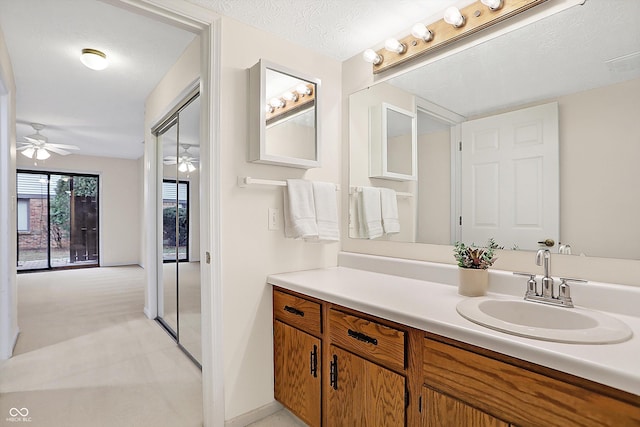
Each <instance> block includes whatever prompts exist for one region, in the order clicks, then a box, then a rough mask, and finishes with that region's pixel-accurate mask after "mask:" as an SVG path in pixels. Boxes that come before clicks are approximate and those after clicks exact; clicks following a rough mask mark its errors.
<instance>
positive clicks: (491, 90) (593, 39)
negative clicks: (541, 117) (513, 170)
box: [349, 0, 640, 259]
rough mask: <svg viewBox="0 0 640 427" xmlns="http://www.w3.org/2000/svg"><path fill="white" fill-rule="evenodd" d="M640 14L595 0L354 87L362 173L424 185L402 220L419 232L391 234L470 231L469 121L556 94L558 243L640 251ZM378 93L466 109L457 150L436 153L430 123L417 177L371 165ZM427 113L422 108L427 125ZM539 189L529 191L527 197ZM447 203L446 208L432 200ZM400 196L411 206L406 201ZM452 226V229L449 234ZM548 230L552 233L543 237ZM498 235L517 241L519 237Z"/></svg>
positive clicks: (352, 137) (575, 250) (362, 181)
mask: <svg viewBox="0 0 640 427" xmlns="http://www.w3.org/2000/svg"><path fill="white" fill-rule="evenodd" d="M637 16H640V2H633V1H624V2H619V1H614V0H602V1H587V2H586V3H585V4H584V5H581V6H576V7H572V8H570V9H568V10H565V11H563V12H560V13H557V14H555V15H552V16H549V17H546V18H543V19H541V20H539V21H537V22H534V23H531V24H529V25H527V26H525V27H522V28H520V29H517V30H514V31H511V32H508V33H506V34H503V35H501V36H498V37H496V38H494V39H492V40H489V41H486V42H483V43H481V44H479V45H476V46H473V47H471V48H469V49H466V50H463V51H461V52H458V53H456V54H452V55H449V56H446V57H444V58H442V59H440V60H438V61H435V62H432V63H430V64H427V65H424V66H423V67H420V68H416V69H412V70H409V71H407V72H405V73H403V74H400V75H398V76H395V77H393V78H391V79H389V80H386V81H384V82H381V83H378V84H376V85H374V86H372V87H369V88H367V89H365V90H362V91H360V92H358V93H355V94H352V95H351V97H350V98H349V115H350V128H349V132H350V133H349V141H350V183H351V185H352V186H353V185H359V186H367V185H369V186H387V187H392V188H394V189H396V190H397V191H408V192H413V193H415V206H407V207H405V208H404V209H405V210H407V211H408V212H410V214H407V215H406V217H405V221H407V222H406V223H405V222H402V225H404V228H405V229H407V228H408V229H411V228H412V224H414V223H415V224H417V226H416V227H415V233H414V234H405V233H401V234H399V235H397V236H396V237H394V238H392V240H401V241H405V242H420V243H434V244H451V243H453V242H454V241H455V240H456V238H457V237H458V236H459V234H458V233H460V225H459V220H460V216H461V212H462V210H463V209H464V208H465V207H464V206H461V202H460V194H459V190H458V189H457V185H458V184H457V182H458V181H459V179H460V176H461V175H462V174H465V173H469V171H465V170H463V169H462V170H461V168H460V167H461V165H460V154H459V151H458V149H457V147H456V145H457V144H458V142H459V141H460V138H461V128H462V123H463V122H468V121H472V120H476V119H480V118H485V117H489V116H495V115H499V114H501V113H506V112H510V111H516V110H520V109H523V108H525V107H531V106H537V105H541V104H548V103H552V102H557V104H558V127H559V133H558V136H559V149H558V150H559V184H558V185H557V187H556V191H557V192H558V194H559V201H560V206H559V213H558V214H559V218H560V221H559V222H560V223H559V238H558V239H557V240H556V241H555V245H554V246H553V247H552V248H551V250H552V251H554V252H559V251H560V245H570V247H571V253H572V254H573V255H586V256H594V257H614V258H627V259H640V245H638V241H640V223H638V221H637V220H636V218H635V216H636V214H637V212H638V211H639V210H640V199H639V198H637V197H630V196H629V193H628V191H626V190H625V189H626V188H628V186H629V183H632V182H638V181H640V168H637V166H636V165H635V163H636V161H637V159H638V158H640V143H639V142H638V141H639V140H638V138H639V137H640V121H639V120H637V117H640V27H639V26H638V25H637V23H636V22H634V21H635V19H636V18H635V17H637ZM594 28H597V29H598V31H595V32H594V31H593V29H594ZM372 93H377V95H378V97H377V98H376V102H389V103H392V104H394V105H400V106H402V107H403V108H406V109H409V110H410V111H420V110H419V109H418V107H417V105H418V104H419V102H420V100H427V101H429V102H430V103H432V104H435V105H436V106H437V107H438V108H442V109H444V110H446V111H449V112H455V114H457V115H458V116H459V117H460V118H459V119H458V120H454V121H453V122H452V123H451V126H449V132H450V135H449V137H450V138H451V140H450V143H449V146H448V148H449V150H448V153H449V156H447V153H446V152H447V150H445V149H442V151H443V152H441V153H440V154H438V157H436V155H435V154H433V155H430V154H427V152H426V151H425V150H424V148H425V145H424V142H423V141H422V140H423V135H424V134H425V132H423V131H422V130H419V132H418V134H419V137H418V181H417V184H416V188H413V187H412V186H411V185H409V184H408V183H393V182H388V181H387V182H382V181H381V180H376V179H366V178H367V177H366V175H363V171H362V164H361V163H362V161H361V159H362V156H363V155H366V152H365V150H366V143H365V142H363V141H366V139H365V138H364V135H363V134H362V133H363V129H362V126H361V120H362V114H366V112H367V109H368V107H369V106H370V105H371V103H369V104H367V102H366V101H365V100H366V99H367V98H371V96H372V95H371V94H372ZM425 111H427V112H429V113H432V112H433V110H431V109H430V108H427V109H426V110H425ZM433 116H435V117H438V118H440V117H441V114H439V113H437V114H433ZM423 119H424V117H423V116H422V115H420V114H419V115H418V126H419V127H420V126H421V122H423V121H424V120H423ZM445 122H446V121H445ZM444 127H445V128H446V127H447V126H446V124H445V126H444ZM443 130H444V129H443ZM444 131H445V132H446V130H444ZM443 138H444V139H445V140H446V139H447V136H443ZM463 143H464V145H465V147H466V146H467V143H466V141H463ZM436 159H437V160H436ZM443 164H446V165H447V166H448V167H449V168H450V175H449V178H447V176H446V175H447V172H446V167H445V168H444V170H439V168H442V165H443ZM433 174H436V175H437V176H431V175H433ZM527 177H529V176H527ZM504 179H505V178H504V177H501V178H500V181H504ZM438 192H440V193H439V194H438V195H437V196H436V195H434V193H438ZM442 192H445V193H447V194H442ZM429 193H431V194H429ZM530 197H533V196H529V195H526V194H525V198H523V200H530ZM447 199H448V200H449V202H447ZM436 207H437V208H438V213H433V212H430V211H429V210H430V209H434V208H436ZM447 207H448V208H449V209H448V211H449V212H448V213H447V209H446V208H447ZM398 208H399V210H400V209H403V207H402V205H401V204H400V202H399V206H398ZM506 214H507V215H510V214H513V212H511V213H509V212H507V213H506ZM401 216H402V215H401ZM427 230H429V231H427ZM435 230H438V231H440V232H441V233H439V234H437V233H435ZM444 230H449V233H448V236H447V233H446V232H443V231H444ZM546 237H547V236H544V235H541V236H540V239H539V240H544V239H545V238H546ZM462 239H463V240H464V236H462ZM505 240H507V239H506V238H505ZM467 243H472V242H467ZM499 243H500V244H501V245H504V246H505V249H511V247H510V243H509V242H507V241H505V242H499ZM536 243H537V242H536ZM564 247H565V248H566V246H564Z"/></svg>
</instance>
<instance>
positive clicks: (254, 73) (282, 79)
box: [249, 60, 320, 168]
mask: <svg viewBox="0 0 640 427" xmlns="http://www.w3.org/2000/svg"><path fill="white" fill-rule="evenodd" d="M250 83H251V84H250V92H251V115H250V120H251V135H250V136H251V138H250V146H249V160H251V161H255V162H258V163H269V164H278V165H283V166H292V167H300V168H311V167H318V166H319V165H320V158H319V153H320V148H319V139H318V127H319V124H318V120H317V117H318V115H317V111H318V97H319V96H318V90H319V86H320V81H319V80H317V79H314V78H311V77H306V76H302V75H301V74H300V73H297V72H294V71H291V70H288V69H286V68H284V67H281V66H278V65H275V64H272V63H269V62H267V61H264V60H261V61H260V62H259V63H257V64H256V65H255V66H254V67H252V68H251V70H250Z"/></svg>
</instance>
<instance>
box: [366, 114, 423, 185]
mask: <svg viewBox="0 0 640 427" xmlns="http://www.w3.org/2000/svg"><path fill="white" fill-rule="evenodd" d="M416 152H417V149H416V114H415V113H413V112H411V111H408V110H404V109H402V108H400V107H396V106H394V105H391V104H388V103H386V102H383V103H381V104H379V105H375V106H372V107H371V108H370V111H369V177H370V178H384V179H391V180H396V181H415V179H416V169H417V162H416Z"/></svg>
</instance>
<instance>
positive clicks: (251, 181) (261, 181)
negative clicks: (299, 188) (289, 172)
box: [238, 176, 340, 191]
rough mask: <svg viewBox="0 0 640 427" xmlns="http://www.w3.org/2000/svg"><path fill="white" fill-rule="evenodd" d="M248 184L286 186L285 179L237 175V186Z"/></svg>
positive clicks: (337, 189) (338, 189)
mask: <svg viewBox="0 0 640 427" xmlns="http://www.w3.org/2000/svg"><path fill="white" fill-rule="evenodd" d="M250 185H273V186H276V187H286V186H287V181H279V180H273V179H259V178H251V177H250V176H239V177H238V187H248V186H250ZM336 191H340V186H339V185H338V184H336Z"/></svg>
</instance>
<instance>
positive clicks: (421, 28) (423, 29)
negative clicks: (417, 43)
mask: <svg viewBox="0 0 640 427" xmlns="http://www.w3.org/2000/svg"><path fill="white" fill-rule="evenodd" d="M411 35H412V36H413V37H415V38H417V39H422V40H424V41H426V42H428V41H430V40H432V39H433V33H432V32H431V31H430V30H429V29H428V28H427V26H426V25H424V24H422V23H418V24H415V25H414V26H413V28H411Z"/></svg>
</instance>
